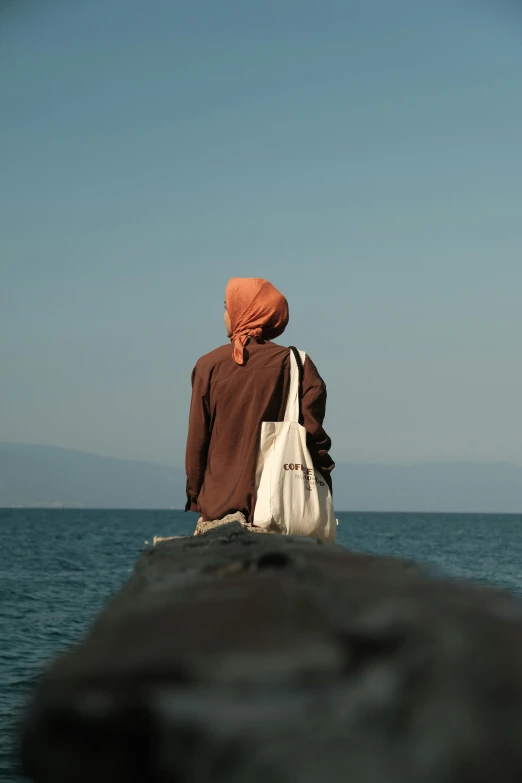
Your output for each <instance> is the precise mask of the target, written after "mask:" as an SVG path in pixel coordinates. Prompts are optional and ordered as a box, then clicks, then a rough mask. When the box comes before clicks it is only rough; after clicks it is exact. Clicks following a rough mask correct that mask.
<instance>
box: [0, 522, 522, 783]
mask: <svg viewBox="0 0 522 783" xmlns="http://www.w3.org/2000/svg"><path fill="white" fill-rule="evenodd" d="M338 516H339V528H338V541H339V543H341V544H345V545H346V546H349V547H350V548H351V549H354V550H356V551H362V552H374V553H377V554H388V555H398V556H400V557H406V558H411V559H414V560H418V561H425V562H427V563H432V564H435V565H436V566H438V567H439V568H441V569H443V570H444V571H446V572H447V573H449V574H452V575H455V576H461V577H469V578H473V579H476V580H480V581H483V582H487V583H490V584H493V585H498V586H500V587H504V588H507V589H509V590H512V591H513V592H516V593H518V594H519V595H521V596H522V567H521V563H522V517H520V516H509V515H505V516H493V515H484V516H482V515H462V514H455V515H452V514H357V513H354V514H339V515H338ZM195 519H196V515H194V514H183V513H182V512H179V511H76V510H74V511H72V510H71V511H69V510H49V511H48V510H25V509H20V510H19V509H16V510H10V509H3V510H2V509H0V535H1V541H2V545H1V547H0V781H2V783H14V781H19V780H20V777H18V776H17V773H16V769H15V764H14V761H13V758H12V756H13V753H12V744H13V742H12V740H13V727H14V724H15V721H16V716H17V713H18V710H19V706H20V704H22V703H23V701H24V699H25V698H26V696H27V693H28V692H29V691H30V687H31V682H32V681H33V680H34V678H35V677H36V676H38V674H39V673H40V672H41V670H42V667H43V666H44V665H45V663H46V662H47V661H49V660H50V659H51V658H53V657H54V655H56V653H57V652H59V651H61V650H63V649H64V648H67V647H68V646H69V645H71V644H73V643H74V642H75V641H76V640H77V639H78V637H79V636H80V635H81V634H82V633H83V632H84V631H85V629H86V627H87V626H88V625H89V623H90V622H91V621H92V620H93V618H94V617H95V615H96V613H97V612H98V611H99V610H100V609H101V608H102V606H103V605H104V604H105V602H106V601H107V599H108V598H109V596H110V595H111V594H112V593H113V592H114V591H115V590H117V588H118V587H119V586H120V585H121V584H122V583H123V582H124V581H125V580H126V579H127V578H128V576H129V574H130V573H131V571H132V569H133V566H134V562H135V560H136V558H137V556H138V555H139V553H140V552H141V550H142V549H143V548H144V545H145V541H146V540H148V541H151V540H152V538H153V536H154V535H160V536H168V535H185V534H190V533H192V532H193V529H194V525H195Z"/></svg>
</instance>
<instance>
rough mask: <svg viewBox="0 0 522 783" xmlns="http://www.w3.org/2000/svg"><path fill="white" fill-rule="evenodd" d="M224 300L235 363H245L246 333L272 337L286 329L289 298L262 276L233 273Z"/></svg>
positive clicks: (267, 337)
mask: <svg viewBox="0 0 522 783" xmlns="http://www.w3.org/2000/svg"><path fill="white" fill-rule="evenodd" d="M225 304H226V307H227V311H228V315H229V316H230V324H231V326H232V337H231V338H230V340H231V342H232V343H233V345H234V352H233V354H232V356H233V357H234V360H235V361H236V362H237V363H238V364H244V363H245V355H244V348H245V345H246V343H247V342H248V338H249V336H250V337H264V338H265V339H266V340H273V339H274V337H279V335H280V334H282V333H283V332H284V330H285V329H286V325H287V323H288V302H287V301H286V299H285V297H284V296H283V294H281V293H280V292H279V291H278V290H277V288H275V287H274V286H273V285H272V283H269V282H268V280H263V278H261V277H233V278H232V279H231V280H229V282H228V285H227V289H226V294H225Z"/></svg>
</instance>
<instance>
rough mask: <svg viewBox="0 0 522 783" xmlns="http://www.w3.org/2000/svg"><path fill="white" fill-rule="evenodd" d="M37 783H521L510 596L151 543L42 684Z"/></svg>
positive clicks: (233, 542)
mask: <svg viewBox="0 0 522 783" xmlns="http://www.w3.org/2000/svg"><path fill="white" fill-rule="evenodd" d="M20 745H21V758H22V763H23V767H24V769H25V772H26V774H27V775H28V776H29V778H30V779H31V780H33V781H36V782H37V783H267V782H269V783H342V781H346V783H348V782H352V781H355V782H357V783H358V782H359V781H361V783H409V781H411V782H412V783H413V782H415V783H486V782H488V783H489V781H491V783H493V781H495V783H508V782H509V783H515V781H520V780H522V604H521V603H520V602H519V601H518V600H517V599H516V598H515V597H513V596H511V595H510V594H507V593H504V592H502V591H499V590H494V589H490V588H486V587H481V586H478V585H474V584H470V583H468V582H461V581H457V580H453V579H449V578H446V577H444V576H442V575H441V574H439V573H435V572H432V571H430V570H429V569H428V568H423V567H421V566H418V565H416V564H414V563H409V562H405V561H400V560H396V559H392V558H383V557H373V556H369V555H364V554H357V553H354V552H351V551H349V550H348V549H346V548H344V547H342V546H338V545H335V544H319V543H317V542H315V541H313V540H311V539H302V538H292V537H283V536H279V535H277V534H258V533H254V532H252V530H251V529H250V528H249V527H248V526H246V525H245V524H244V521H243V520H242V519H241V518H227V519H226V520H224V521H222V522H221V523H205V524H203V525H201V526H200V528H199V530H198V535H196V536H193V537H188V538H174V539H165V540H158V539H156V541H155V546H154V547H152V548H150V549H148V550H146V551H145V552H144V553H143V554H142V556H141V557H140V559H139V560H138V562H137V565H136V568H135V571H134V573H133V575H132V576H131V578H130V580H129V581H128V583H127V584H125V585H124V587H123V588H122V589H121V590H120V592H119V593H118V594H116V595H115V597H114V598H113V599H112V600H111V601H110V603H109V604H108V606H107V607H106V609H105V611H104V612H103V613H102V614H101V616H100V617H99V618H98V620H97V621H96V622H95V624H94V626H93V627H92V628H91V629H90V630H89V632H88V633H87V635H86V636H85V638H84V639H83V640H81V641H80V642H79V643H78V645H77V646H76V647H75V648H74V649H72V650H71V651H69V652H68V653H67V654H65V655H64V656H63V657H61V658H59V659H58V660H56V661H55V662H54V663H53V664H52V665H51V666H50V668H49V669H48V671H47V672H46V673H45V675H44V676H43V678H42V679H41V681H40V683H39V685H38V687H37V688H36V690H35V692H34V695H33V698H32V700H31V702H30V704H29V705H28V706H27V710H26V712H25V716H24V720H23V725H22V726H21V743H20Z"/></svg>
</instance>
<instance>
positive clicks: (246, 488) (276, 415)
mask: <svg viewBox="0 0 522 783" xmlns="http://www.w3.org/2000/svg"><path fill="white" fill-rule="evenodd" d="M288 317H289V315H288V303H287V301H286V299H285V297H284V296H283V295H282V294H281V293H280V292H279V291H278V290H277V289H276V288H275V287H274V286H273V285H272V284H271V283H269V282H268V281H267V280H264V279H262V278H257V277H251V278H237V277H236V278H232V279H231V280H230V281H229V283H228V285H227V287H226V294H225V328H226V332H227V337H228V338H229V339H230V342H231V343H232V350H231V346H230V344H226V345H222V346H221V347H220V348H216V350H214V351H211V352H210V353H208V354H206V355H205V356H202V357H201V358H200V359H199V360H198V362H197V363H196V366H195V367H194V370H193V372H192V399H191V404H190V416H189V426H188V437H187V448H186V459H185V464H186V473H187V503H186V507H185V511H196V512H198V513H199V514H200V521H201V520H204V521H211V520H218V519H222V518H223V517H225V516H226V515H227V514H233V513H236V512H238V511H239V512H241V513H242V514H243V515H244V517H245V518H246V520H247V521H248V522H249V523H250V524H252V522H253V515H254V508H255V503H256V486H255V483H256V476H255V473H256V464H257V453H258V446H259V439H260V430H261V422H263V421H283V419H284V412H285V406H286V399H287V395H288V388H289V384H290V351H289V349H288V348H286V347H284V346H282V345H278V344H276V343H274V342H272V340H274V339H275V338H277V337H279V336H280V335H281V334H282V333H283V332H284V330H285V328H286V326H287V324H288ZM301 395H302V396H301V418H300V423H301V424H302V425H303V426H304V427H305V429H306V432H307V445H308V449H309V451H310V455H311V457H312V460H313V462H314V466H315V467H316V468H317V469H319V471H320V472H321V473H322V475H323V476H324V479H325V481H326V482H327V484H328V486H329V487H330V490H331V489H332V480H331V472H332V470H333V468H334V465H335V463H334V462H333V461H332V458H331V457H330V454H329V451H330V446H331V440H330V438H329V437H328V435H327V434H326V432H325V431H324V429H323V419H324V415H325V407H326V386H325V383H324V381H323V379H322V378H321V376H320V375H319V373H318V371H317V369H316V367H315V365H314V363H313V362H312V360H311V359H310V357H309V356H308V355H307V356H306V360H305V362H304V368H303V380H302V387H301Z"/></svg>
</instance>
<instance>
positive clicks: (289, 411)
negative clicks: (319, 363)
mask: <svg viewBox="0 0 522 783" xmlns="http://www.w3.org/2000/svg"><path fill="white" fill-rule="evenodd" d="M305 357H306V354H305V353H303V352H302V351H298V350H297V348H296V347H295V346H293V345H291V346H290V387H289V389H288V399H287V401H286V410H285V418H284V420H285V421H297V422H298V421H299V407H300V406H299V397H300V395H299V390H300V388H301V385H302V383H303V375H304V368H303V362H304V360H305Z"/></svg>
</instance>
